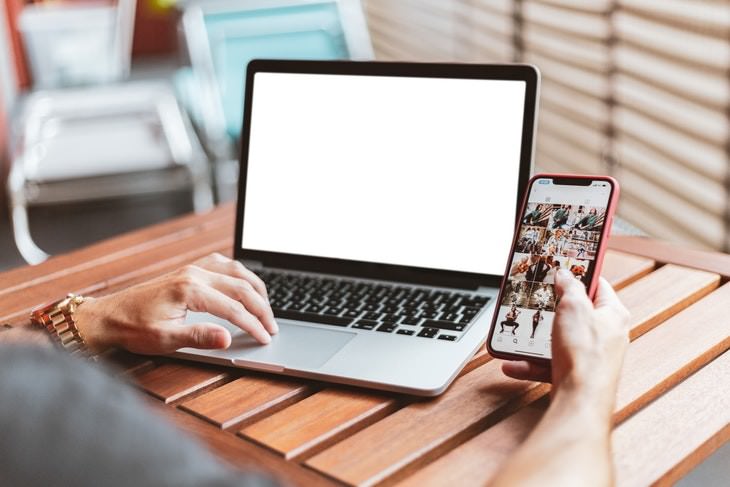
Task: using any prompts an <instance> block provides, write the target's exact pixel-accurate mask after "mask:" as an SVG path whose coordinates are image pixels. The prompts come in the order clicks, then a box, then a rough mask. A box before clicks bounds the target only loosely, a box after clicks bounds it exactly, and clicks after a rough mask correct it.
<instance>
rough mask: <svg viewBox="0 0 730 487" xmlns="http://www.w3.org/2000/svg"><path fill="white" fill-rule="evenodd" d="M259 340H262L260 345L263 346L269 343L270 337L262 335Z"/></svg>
mask: <svg viewBox="0 0 730 487" xmlns="http://www.w3.org/2000/svg"><path fill="white" fill-rule="evenodd" d="M261 338H263V340H262V343H263V344H264V345H268V344H269V343H271V335H262V336H261Z"/></svg>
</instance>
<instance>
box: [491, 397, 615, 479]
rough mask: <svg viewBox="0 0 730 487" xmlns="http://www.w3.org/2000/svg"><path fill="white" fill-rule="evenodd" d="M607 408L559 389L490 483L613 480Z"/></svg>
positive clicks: (598, 402) (602, 402)
mask: <svg viewBox="0 0 730 487" xmlns="http://www.w3.org/2000/svg"><path fill="white" fill-rule="evenodd" d="M610 410H611V407H610V405H606V401H596V400H595V398H590V397H587V396H586V395H585V393H577V392H565V393H561V391H558V392H557V393H556V395H555V397H554V398H553V401H552V403H551V405H550V407H549V408H548V410H547V412H546V413H545V415H544V416H543V418H542V419H541V421H540V423H539V424H538V425H537V427H536V428H535V430H534V431H533V432H532V434H530V436H529V437H528V438H527V440H526V441H525V443H524V444H523V445H522V446H521V447H520V449H519V450H517V452H515V453H514V454H513V455H512V456H511V457H510V459H509V461H508V462H507V464H506V465H505V466H504V468H503V469H502V470H501V472H500V473H499V474H498V475H497V477H496V478H495V479H494V481H493V485H494V486H529V485H535V486H541V487H542V486H544V485H546V484H549V485H560V486H570V485H576V486H579V485H580V486H582V485H605V486H608V485H612V484H613V467H612V463H611V452H610V431H611V414H610Z"/></svg>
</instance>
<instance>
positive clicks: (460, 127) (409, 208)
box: [242, 73, 526, 275]
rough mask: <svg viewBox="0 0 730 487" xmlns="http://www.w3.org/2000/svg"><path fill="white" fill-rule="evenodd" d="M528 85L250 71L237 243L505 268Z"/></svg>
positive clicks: (409, 262)
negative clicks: (244, 178)
mask: <svg viewBox="0 0 730 487" xmlns="http://www.w3.org/2000/svg"><path fill="white" fill-rule="evenodd" d="M525 90H526V84H525V82H523V81H511V80H510V81H504V80H469V79H442V78H402V77H386V76H349V75H321V74H291V73H257V74H256V75H255V82H254V92H253V105H252V113H251V134H250V144H249V155H248V173H247V181H246V201H245V210H244V219H243V222H244V224H243V236H242V246H243V248H244V249H249V250H264V251H270V252H282V253H288V254H299V255H308V256H317V257H331V258H338V259H347V260H358V261H367V262H378V263H385V264H397V265H406V266H416V267H427V268H433V269H446V270H453V271H465V272H475V273H480V274H498V275H501V274H502V273H503V272H504V268H505V265H506V262H507V258H508V254H509V246H510V243H511V240H512V233H513V231H514V222H515V204H516V195H517V184H518V178H519V165H520V149H521V141H522V123H523V120H522V118H523V117H522V115H523V110H524V103H525Z"/></svg>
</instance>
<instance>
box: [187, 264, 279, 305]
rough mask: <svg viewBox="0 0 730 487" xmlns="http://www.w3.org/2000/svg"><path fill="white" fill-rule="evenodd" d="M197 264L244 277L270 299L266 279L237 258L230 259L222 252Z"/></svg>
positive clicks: (258, 291)
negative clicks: (263, 279)
mask: <svg viewBox="0 0 730 487" xmlns="http://www.w3.org/2000/svg"><path fill="white" fill-rule="evenodd" d="M197 265H198V266H200V267H202V268H204V269H207V270H209V271H213V272H218V273H221V274H226V275H228V276H231V277H237V278H239V279H244V280H245V281H247V282H249V283H250V284H251V285H252V286H253V288H254V289H255V290H256V292H257V293H259V295H260V296H261V297H262V298H264V299H265V300H266V301H268V300H269V293H268V291H267V290H266V284H264V281H262V280H261V278H260V277H259V276H257V275H256V274H255V273H254V272H253V271H251V270H250V269H248V268H246V266H244V265H243V264H241V263H240V262H238V261H237V260H233V259H229V258H228V257H226V256H224V255H221V254H211V255H209V256H208V257H205V258H203V259H201V260H200V261H198V263H197Z"/></svg>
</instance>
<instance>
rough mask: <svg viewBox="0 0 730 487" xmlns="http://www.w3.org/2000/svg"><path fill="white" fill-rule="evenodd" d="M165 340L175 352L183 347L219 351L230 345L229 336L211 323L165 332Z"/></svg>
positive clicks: (186, 326)
mask: <svg viewBox="0 0 730 487" xmlns="http://www.w3.org/2000/svg"><path fill="white" fill-rule="evenodd" d="M167 334H168V336H167V339H168V340H169V342H170V343H171V344H172V346H173V347H174V349H175V350H177V349H180V348H185V347H192V348H201V349H221V348H228V347H229V346H230V345H231V334H230V333H229V332H228V330H226V329H225V328H224V327H222V326H220V325H216V324H213V323H197V324H194V325H184V326H180V327H178V328H174V329H172V330H170V331H169V332H167Z"/></svg>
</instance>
